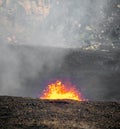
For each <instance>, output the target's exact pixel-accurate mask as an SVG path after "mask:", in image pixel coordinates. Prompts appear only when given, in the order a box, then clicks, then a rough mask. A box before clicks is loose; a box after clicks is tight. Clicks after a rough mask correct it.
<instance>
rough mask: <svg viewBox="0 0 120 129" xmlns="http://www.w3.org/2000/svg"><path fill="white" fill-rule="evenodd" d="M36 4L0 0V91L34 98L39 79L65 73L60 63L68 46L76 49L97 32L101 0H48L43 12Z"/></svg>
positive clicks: (102, 15) (101, 17)
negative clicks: (74, 0)
mask: <svg viewBox="0 0 120 129" xmlns="http://www.w3.org/2000/svg"><path fill="white" fill-rule="evenodd" d="M17 2H18V3H17ZM40 2H41V0H38V3H37V2H35V1H32V3H31V1H30V0H26V2H23V1H20V0H19V1H18V0H14V1H12V0H9V1H7V3H6V1H3V0H0V19H1V21H0V95H17V96H32V97H36V96H37V95H38V92H39V91H41V90H42V89H44V88H43V82H45V80H47V79H50V78H52V77H53V78H54V77H61V76H63V74H64V76H67V77H68V76H71V75H69V74H70V72H69V71H68V72H67V73H64V69H63V67H62V65H63V62H64V61H65V58H66V56H67V55H68V54H69V53H70V50H71V49H70V50H69V49H68V48H82V47H84V46H86V45H87V44H88V43H86V41H88V40H89V41H90V43H91V42H92V41H93V39H92V38H91V37H92V36H91V35H92V33H93V32H95V33H101V30H102V28H100V26H99V24H102V22H103V20H104V18H105V12H104V9H105V8H107V2H108V1H107V0H106V1H105V0H100V1H99V0H89V1H88V0H76V2H73V1H71V0H58V1H56V0H53V1H52V0H48V1H47V3H44V6H43V9H44V11H43V10H41V9H40V7H39V6H38V5H39V4H41V3H40ZM44 2H45V1H44ZM33 6H34V7H33ZM24 8H25V9H24ZM40 13H41V14H40ZM93 25H94V26H93ZM78 32H79V33H78ZM79 34H80V35H79ZM78 39H79V40H78ZM65 65H66V64H65ZM88 67H89V66H88ZM59 71H60V72H59ZM80 72H81V71H78V73H77V74H79V75H78V76H81V73H80ZM82 74H83V76H84V75H85V76H86V74H85V72H83V73H82ZM81 78H82V77H81ZM83 79H84V80H85V77H83ZM92 81H93V79H91V78H90V80H89V79H88V83H87V82H86V85H87V84H88V85H89V83H90V82H92ZM94 83H95V84H94V85H98V84H100V80H99V78H96V81H94ZM91 85H93V84H92V83H91ZM91 85H89V86H91ZM89 86H88V87H86V88H88V89H89ZM97 88H98V89H99V88H100V87H99V85H98V87H97ZM35 89H36V90H35ZM103 89H104V88H103ZM103 89H102V90H103ZM93 91H95V89H93ZM83 92H84V89H83ZM87 92H89V91H87Z"/></svg>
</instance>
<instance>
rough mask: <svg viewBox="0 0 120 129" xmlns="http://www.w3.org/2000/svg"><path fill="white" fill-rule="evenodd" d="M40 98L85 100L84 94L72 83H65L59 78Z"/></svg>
mask: <svg viewBox="0 0 120 129" xmlns="http://www.w3.org/2000/svg"><path fill="white" fill-rule="evenodd" d="M40 99H72V100H78V101H83V100H84V99H83V98H82V95H81V94H80V93H79V91H77V90H76V88H75V87H74V86H72V85H71V84H70V83H66V84H63V83H62V82H61V81H59V80H57V81H56V82H55V83H52V84H50V85H48V87H47V89H45V90H44V92H43V94H42V96H41V97H40Z"/></svg>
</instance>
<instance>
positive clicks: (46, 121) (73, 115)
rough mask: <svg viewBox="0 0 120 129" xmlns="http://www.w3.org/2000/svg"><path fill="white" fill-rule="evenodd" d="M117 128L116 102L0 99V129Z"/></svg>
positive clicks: (119, 125) (118, 108)
mask: <svg viewBox="0 0 120 129" xmlns="http://www.w3.org/2000/svg"><path fill="white" fill-rule="evenodd" d="M119 128H120V103H119V102H100V101H99V102H98V101H96V102H95V101H94V102H93V101H86V102H78V101H73V100H39V99H31V98H22V97H9V96H1V97H0V129H119Z"/></svg>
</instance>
